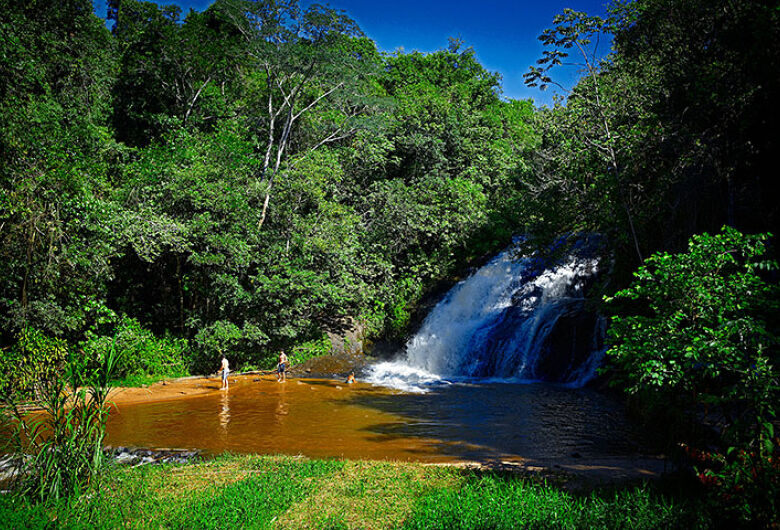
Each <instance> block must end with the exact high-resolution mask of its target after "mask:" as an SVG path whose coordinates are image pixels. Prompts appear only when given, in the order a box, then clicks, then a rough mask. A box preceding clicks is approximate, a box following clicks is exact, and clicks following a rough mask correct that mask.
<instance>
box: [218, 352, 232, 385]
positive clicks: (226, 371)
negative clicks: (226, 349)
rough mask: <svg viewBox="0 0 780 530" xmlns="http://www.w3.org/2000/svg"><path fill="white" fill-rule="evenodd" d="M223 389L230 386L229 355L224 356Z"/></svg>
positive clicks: (222, 368) (222, 369)
mask: <svg viewBox="0 0 780 530" xmlns="http://www.w3.org/2000/svg"><path fill="white" fill-rule="evenodd" d="M220 370H221V371H222V390H227V387H228V374H229V373H230V363H228V360H227V357H225V356H224V355H223V356H222V367H221V368H220Z"/></svg>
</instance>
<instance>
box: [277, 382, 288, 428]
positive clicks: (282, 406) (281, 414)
mask: <svg viewBox="0 0 780 530" xmlns="http://www.w3.org/2000/svg"><path fill="white" fill-rule="evenodd" d="M286 397H287V384H285V383H280V386H279V392H278V393H277V395H276V408H275V410H274V414H275V416H274V419H275V421H276V423H277V424H281V423H282V422H283V421H284V418H285V416H287V415H288V414H289V413H290V406H289V405H288V404H287V399H286Z"/></svg>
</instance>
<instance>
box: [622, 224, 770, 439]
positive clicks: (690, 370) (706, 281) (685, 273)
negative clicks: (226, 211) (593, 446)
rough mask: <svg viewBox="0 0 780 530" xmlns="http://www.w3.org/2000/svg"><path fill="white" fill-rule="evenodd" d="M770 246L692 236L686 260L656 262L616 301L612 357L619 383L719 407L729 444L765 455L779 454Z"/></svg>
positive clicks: (657, 258)
mask: <svg viewBox="0 0 780 530" xmlns="http://www.w3.org/2000/svg"><path fill="white" fill-rule="evenodd" d="M768 238H769V236H768V235H766V234H759V235H743V234H741V233H740V232H738V231H736V230H734V229H732V228H728V227H725V228H724V229H723V230H722V231H721V233H719V234H717V235H715V236H710V235H708V234H702V235H699V236H694V237H693V238H692V239H691V241H690V244H689V248H688V252H686V253H681V254H668V253H659V254H655V255H653V256H651V257H650V258H648V259H647V260H646V261H645V264H644V265H643V266H642V267H640V268H639V270H638V271H637V272H636V274H635V276H636V279H635V281H634V283H633V284H632V285H631V286H629V287H628V288H627V289H624V290H623V291H620V292H618V293H616V295H615V297H614V298H612V299H608V302H610V303H611V304H612V305H613V307H615V306H617V307H618V312H617V314H615V315H614V316H613V317H612V325H611V327H610V330H609V341H610V344H611V346H610V349H609V350H608V352H607V355H608V357H609V358H610V361H611V362H610V364H611V367H612V369H613V370H614V371H615V374H616V382H619V383H620V384H623V385H625V386H626V388H627V389H628V390H629V391H630V392H637V391H639V390H642V389H650V390H658V391H660V392H663V393H664V394H678V395H686V396H690V398H689V399H690V402H689V406H690V407H695V406H696V405H697V404H707V405H711V406H713V407H716V408H717V409H719V410H720V411H721V412H722V413H723V415H724V417H725V418H726V420H727V425H728V427H729V430H728V433H727V434H728V435H729V437H730V439H731V440H732V441H733V442H734V443H738V444H740V445H742V446H743V447H745V446H747V445H750V444H756V445H758V448H757V449H758V450H759V451H761V452H762V454H765V453H766V451H767V450H771V446H772V438H773V432H772V428H771V421H772V418H774V416H775V406H776V404H777V402H778V391H780V385H779V384H778V372H777V370H778V365H777V361H778V358H777V336H776V335H775V330H774V329H773V328H772V327H771V325H772V322H771V321H769V320H768V318H769V316H770V315H773V314H776V311H777V309H778V288H777V285H774V284H771V283H768V282H766V281H765V280H764V279H763V278H762V275H761V274H762V272H764V271H773V270H776V269H777V264H776V263H775V262H773V261H770V260H768V259H767V258H766V255H765V254H766V246H765V243H766V241H767V239H768ZM617 304H622V308H621V307H620V306H618V305H617Z"/></svg>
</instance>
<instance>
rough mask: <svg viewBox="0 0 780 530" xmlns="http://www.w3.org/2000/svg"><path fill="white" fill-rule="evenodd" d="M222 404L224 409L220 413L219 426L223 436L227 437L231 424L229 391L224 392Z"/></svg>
mask: <svg viewBox="0 0 780 530" xmlns="http://www.w3.org/2000/svg"><path fill="white" fill-rule="evenodd" d="M220 404H221V405H222V408H221V409H220V411H219V426H220V427H221V428H222V434H223V436H227V428H228V424H229V423H230V394H229V391H228V390H227V389H225V390H224V391H222V398H221V399H220Z"/></svg>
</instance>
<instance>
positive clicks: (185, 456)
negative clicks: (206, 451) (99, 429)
mask: <svg viewBox="0 0 780 530" xmlns="http://www.w3.org/2000/svg"><path fill="white" fill-rule="evenodd" d="M106 455H107V456H108V457H109V458H110V459H111V460H113V462H114V463H116V464H119V465H125V466H131V467H136V466H143V465H147V464H185V463H187V462H189V461H191V460H193V459H194V458H196V457H198V456H199V455H200V452H199V451H193V450H189V449H148V448H138V447H116V448H107V449H106Z"/></svg>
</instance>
